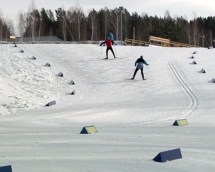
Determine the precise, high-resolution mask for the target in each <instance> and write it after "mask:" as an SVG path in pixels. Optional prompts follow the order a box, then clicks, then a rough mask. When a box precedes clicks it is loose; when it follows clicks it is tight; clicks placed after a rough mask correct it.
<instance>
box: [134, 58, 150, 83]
mask: <svg viewBox="0 0 215 172" xmlns="http://www.w3.org/2000/svg"><path fill="white" fill-rule="evenodd" d="M143 64H145V65H147V66H148V65H149V64H148V63H146V61H145V60H144V59H143V56H140V58H138V59H137V60H136V62H135V66H136V69H135V71H134V75H133V77H132V78H131V79H132V80H133V79H134V78H135V75H136V73H137V71H138V70H139V69H140V70H141V75H142V78H143V80H145V79H144V74H143Z"/></svg>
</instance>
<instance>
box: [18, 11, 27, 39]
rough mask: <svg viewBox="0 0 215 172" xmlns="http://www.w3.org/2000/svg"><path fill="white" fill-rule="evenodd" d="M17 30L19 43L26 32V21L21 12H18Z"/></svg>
mask: <svg viewBox="0 0 215 172" xmlns="http://www.w3.org/2000/svg"><path fill="white" fill-rule="evenodd" d="M18 30H19V35H20V38H21V40H20V41H23V36H24V33H25V30H26V19H25V14H23V13H22V11H20V12H19V14H18Z"/></svg>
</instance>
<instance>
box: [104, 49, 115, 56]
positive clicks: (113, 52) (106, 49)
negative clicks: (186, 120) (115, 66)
mask: <svg viewBox="0 0 215 172" xmlns="http://www.w3.org/2000/svg"><path fill="white" fill-rule="evenodd" d="M109 50H111V52H112V53H113V56H114V57H115V54H114V52H113V48H112V47H107V49H106V57H107V58H108V51H109Z"/></svg>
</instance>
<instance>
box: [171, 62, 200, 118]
mask: <svg viewBox="0 0 215 172" xmlns="http://www.w3.org/2000/svg"><path fill="white" fill-rule="evenodd" d="M168 65H169V67H170V69H171V71H172V73H173V75H174V76H175V78H176V79H177V81H178V82H179V83H180V85H181V86H182V87H183V89H184V90H185V91H186V93H187V94H188V96H189V97H190V100H191V104H190V106H189V107H188V109H187V110H186V111H185V112H183V113H181V114H180V116H186V115H188V114H190V113H192V112H193V111H194V110H195V109H196V107H197V106H198V99H197V97H196V96H195V94H194V93H193V92H192V91H191V89H190V88H189V87H188V86H187V84H186V83H185V81H184V80H183V79H182V78H181V76H180V74H179V73H178V71H177V70H176V68H175V67H174V65H173V64H172V62H169V63H168Z"/></svg>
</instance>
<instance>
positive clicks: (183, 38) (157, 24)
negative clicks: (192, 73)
mask: <svg viewBox="0 0 215 172" xmlns="http://www.w3.org/2000/svg"><path fill="white" fill-rule="evenodd" d="M1 14H2V13H1V12H0V40H6V39H8V38H9V36H10V35H13V34H14V26H13V21H11V20H8V19H7V20H5V19H4V18H3V17H2V16H3V15H1ZM194 15H195V14H194ZM121 19H122V20H121ZM121 25H122V28H121ZM17 27H18V31H19V35H20V37H21V39H22V38H23V37H31V38H32V41H39V38H40V37H41V36H57V37H58V38H60V39H62V40H63V41H86V40H91V41H99V40H104V39H106V37H107V35H108V33H109V32H110V31H111V32H112V33H113V34H114V36H115V40H120V39H121V30H122V39H123V40H124V39H125V38H131V39H132V38H133V28H135V39H136V40H142V41H148V39H149V36H150V35H152V36H158V37H162V38H168V39H170V40H171V41H176V42H182V43H186V44H192V45H195V46H203V47H206V46H211V45H212V41H213V39H214V37H215V17H214V16H209V17H207V18H202V17H195V16H194V19H193V20H189V21H188V20H187V19H186V17H182V16H181V17H171V15H170V13H169V11H166V12H165V13H164V17H163V18H162V17H157V16H148V15H147V14H144V13H143V14H142V15H139V14H138V13H136V12H134V13H132V14H130V13H129V12H128V11H127V9H123V10H119V8H115V9H109V8H107V7H105V8H101V9H100V10H98V11H96V10H95V9H92V10H90V11H89V13H88V14H87V15H86V14H85V13H84V11H83V10H82V8H81V6H79V5H76V6H74V7H71V8H69V9H68V10H64V9H63V8H58V9H56V10H55V11H54V12H53V11H52V10H50V9H45V8H42V9H40V10H39V9H36V8H34V5H31V6H30V7H29V10H28V12H26V13H22V12H19V14H18V26H17Z"/></svg>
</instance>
